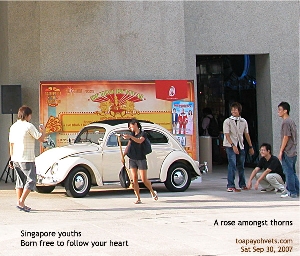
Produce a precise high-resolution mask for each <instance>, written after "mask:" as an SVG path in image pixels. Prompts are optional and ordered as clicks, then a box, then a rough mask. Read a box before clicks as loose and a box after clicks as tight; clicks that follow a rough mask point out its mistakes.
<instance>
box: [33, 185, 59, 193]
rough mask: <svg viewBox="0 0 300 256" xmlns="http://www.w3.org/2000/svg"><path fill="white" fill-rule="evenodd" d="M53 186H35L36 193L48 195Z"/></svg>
mask: <svg viewBox="0 0 300 256" xmlns="http://www.w3.org/2000/svg"><path fill="white" fill-rule="evenodd" d="M54 188H55V186H36V191H37V192H38V193H43V194H49V193H51V192H52V191H53V190H54Z"/></svg>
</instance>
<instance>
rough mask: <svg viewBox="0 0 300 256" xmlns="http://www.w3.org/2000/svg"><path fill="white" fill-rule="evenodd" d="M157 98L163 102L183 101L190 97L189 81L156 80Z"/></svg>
mask: <svg viewBox="0 0 300 256" xmlns="http://www.w3.org/2000/svg"><path fill="white" fill-rule="evenodd" d="M155 89H156V98H157V99H161V100H168V101H174V100H181V99H185V98H187V97H188V90H189V89H188V81H187V80H155Z"/></svg>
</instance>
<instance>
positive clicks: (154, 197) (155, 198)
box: [152, 190, 158, 201]
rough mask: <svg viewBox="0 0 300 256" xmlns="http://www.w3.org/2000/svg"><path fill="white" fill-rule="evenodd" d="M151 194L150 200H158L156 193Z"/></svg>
mask: <svg viewBox="0 0 300 256" xmlns="http://www.w3.org/2000/svg"><path fill="white" fill-rule="evenodd" d="M153 193H154V195H152V198H153V200H154V201H157V200H158V196H157V192H156V191H155V190H154V191H153Z"/></svg>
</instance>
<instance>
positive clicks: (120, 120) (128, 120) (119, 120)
mask: <svg viewBox="0 0 300 256" xmlns="http://www.w3.org/2000/svg"><path fill="white" fill-rule="evenodd" d="M131 120H132V119H111V120H102V121H96V122H92V123H90V125H91V124H108V125H111V126H115V125H118V124H124V123H126V124H128V123H129V122H130V121H131ZM137 121H139V122H140V123H149V124H153V122H151V121H148V120H138V119H137Z"/></svg>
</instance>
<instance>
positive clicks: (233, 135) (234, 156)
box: [223, 102, 254, 192]
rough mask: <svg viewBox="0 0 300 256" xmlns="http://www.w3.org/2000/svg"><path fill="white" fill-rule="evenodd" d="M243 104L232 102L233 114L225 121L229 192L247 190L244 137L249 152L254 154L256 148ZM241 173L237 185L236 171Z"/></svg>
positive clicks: (224, 143) (224, 144)
mask: <svg viewBox="0 0 300 256" xmlns="http://www.w3.org/2000/svg"><path fill="white" fill-rule="evenodd" d="M241 112H242V105H241V104H240V103H238V102H233V103H232V104H231V116H230V117H228V118H227V119H225V121H224V123H223V132H224V135H225V136H224V142H223V146H224V147H225V149H226V153H227V159H228V175H227V192H240V191H241V189H243V190H247V186H246V180H245V168H244V163H245V150H244V137H243V135H245V138H246V140H247V142H248V145H249V154H250V155H253V154H254V150H253V147H252V142H251V139H250V135H249V131H248V123H247V121H246V120H245V119H244V118H242V117H241V115H240V114H241ZM236 171H238V173H239V187H240V188H241V189H237V188H236V187H235V182H234V179H235V172H236Z"/></svg>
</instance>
